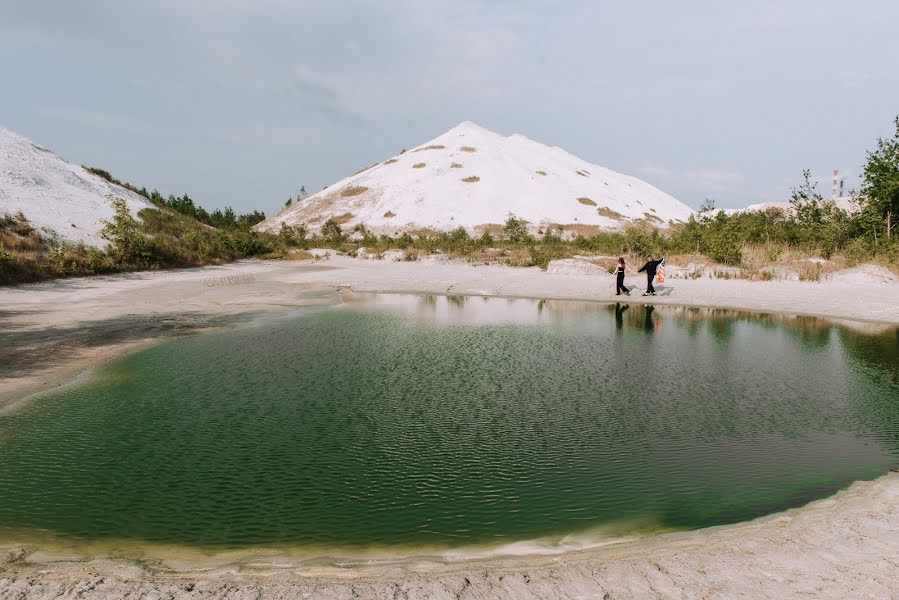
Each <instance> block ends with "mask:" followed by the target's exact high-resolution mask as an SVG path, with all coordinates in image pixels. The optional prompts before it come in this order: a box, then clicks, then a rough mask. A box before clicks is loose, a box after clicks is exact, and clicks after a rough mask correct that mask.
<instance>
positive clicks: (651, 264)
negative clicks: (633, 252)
mask: <svg viewBox="0 0 899 600" xmlns="http://www.w3.org/2000/svg"><path fill="white" fill-rule="evenodd" d="M664 260H665V259H664V257H659V260H648V261H646V264H645V265H643V266H642V267H640V270H639V271H637V272H638V273H643V272H644V271H645V272H646V293H645V294H643V295H644V296H655V295H656V289H655V288H654V287H652V280H653V279H655V276H656V271H658V270H659V265H660V264H662V261H664Z"/></svg>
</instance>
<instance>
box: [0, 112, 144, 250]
mask: <svg viewBox="0 0 899 600" xmlns="http://www.w3.org/2000/svg"><path fill="white" fill-rule="evenodd" d="M113 196H117V197H119V198H122V199H124V200H125V202H126V203H127V204H128V208H129V210H130V211H131V213H132V214H136V213H137V211H139V210H141V209H142V208H148V207H150V206H151V204H150V202H149V201H148V200H147V199H146V198H143V197H142V196H140V195H138V194H135V193H134V192H131V191H129V190H126V189H125V188H123V187H121V186H118V185H115V184H113V183H110V182H108V181H106V180H105V179H103V178H102V177H99V176H97V175H94V174H93V173H90V172H89V171H87V170H86V169H84V167H81V166H80V165H75V164H72V163H70V162H67V161H65V160H63V159H62V158H60V157H59V156H57V155H56V154H54V153H53V152H51V151H49V150H47V149H46V148H42V147H41V146H38V145H37V144H35V143H33V142H32V141H31V140H29V139H28V138H26V137H25V136H22V135H19V134H18V133H15V132H13V131H10V130H9V129H6V128H4V127H0V216H3V214H4V213H6V214H10V215H14V214H16V213H17V212H21V213H22V214H24V215H25V217H26V218H27V219H28V221H29V222H30V223H31V224H32V225H33V226H34V227H36V228H37V229H38V230H40V232H41V234H42V235H44V236H46V237H54V238H57V239H60V240H63V241H67V242H71V243H77V242H84V243H85V244H87V245H94V246H101V247H102V246H105V242H104V240H102V239H101V238H100V236H99V235H98V232H99V230H100V228H101V227H102V223H101V220H102V219H109V218H111V217H112V216H113V209H112V206H111V205H110V203H109V200H108V198H110V197H113Z"/></svg>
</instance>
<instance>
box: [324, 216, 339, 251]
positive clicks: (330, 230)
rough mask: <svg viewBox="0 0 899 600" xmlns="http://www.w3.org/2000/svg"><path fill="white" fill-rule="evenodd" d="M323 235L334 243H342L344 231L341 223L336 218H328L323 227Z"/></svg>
mask: <svg viewBox="0 0 899 600" xmlns="http://www.w3.org/2000/svg"><path fill="white" fill-rule="evenodd" d="M321 232H322V237H323V238H325V240H326V241H327V242H328V243H330V244H332V245H335V246H337V245H340V244H341V243H343V231H342V230H341V229H340V224H339V223H338V222H337V221H335V220H334V219H328V220H327V221H325V222H324V224H323V225H322V228H321Z"/></svg>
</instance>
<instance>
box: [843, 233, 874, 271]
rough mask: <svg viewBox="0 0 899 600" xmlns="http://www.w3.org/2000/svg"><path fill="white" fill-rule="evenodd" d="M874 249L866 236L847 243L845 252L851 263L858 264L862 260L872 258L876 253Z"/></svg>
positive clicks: (847, 259)
mask: <svg viewBox="0 0 899 600" xmlns="http://www.w3.org/2000/svg"><path fill="white" fill-rule="evenodd" d="M873 250H874V249H873V248H872V247H871V244H870V243H868V241H867V240H866V239H865V238H856V239H854V240H850V241H849V243H847V244H846V248H845V250H844V251H843V253H844V254H845V256H846V261H847V262H849V264H850V265H857V264H859V263H861V262H865V261H867V260H871V258H872V256H873V254H874V251H873Z"/></svg>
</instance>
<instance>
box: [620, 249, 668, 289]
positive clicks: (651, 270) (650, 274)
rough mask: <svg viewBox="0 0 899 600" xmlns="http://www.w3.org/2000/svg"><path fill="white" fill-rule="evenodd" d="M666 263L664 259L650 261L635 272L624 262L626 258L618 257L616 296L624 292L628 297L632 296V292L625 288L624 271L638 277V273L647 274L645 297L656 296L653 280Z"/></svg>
mask: <svg viewBox="0 0 899 600" xmlns="http://www.w3.org/2000/svg"><path fill="white" fill-rule="evenodd" d="M664 262H665V259H664V258H663V257H661V256H660V257H659V260H649V261H646V264H645V265H643V266H642V267H640V270H639V271H636V272H635V271H634V270H633V269H631V268H630V267H628V266H627V264H626V263H625V262H624V257H623V256H619V257H618V267H617V268H616V269H615V277H616V279H615V295H616V296H620V295H621V294H622V292H623V293H624V294H626V295H628V296H630V295H631V291H630V290H629V289H627V288H626V287H625V286H624V271H625V269H626V270H628V271H630V272H631V273H633V274H634V275H636V274H637V273H644V272H645V273H646V293H645V294H643V295H644V296H655V295H656V289H655V288H654V287H652V280H653V279H655V277H656V273H657V272H658V270H659V266H660V265H662V264H663V263H664Z"/></svg>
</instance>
